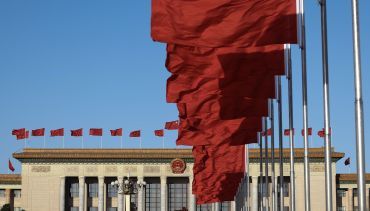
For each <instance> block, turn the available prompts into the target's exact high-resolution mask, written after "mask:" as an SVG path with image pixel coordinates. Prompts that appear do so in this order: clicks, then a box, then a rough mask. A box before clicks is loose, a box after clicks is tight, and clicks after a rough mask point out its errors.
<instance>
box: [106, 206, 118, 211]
mask: <svg viewBox="0 0 370 211" xmlns="http://www.w3.org/2000/svg"><path fill="white" fill-rule="evenodd" d="M107 211H117V207H108V208H107Z"/></svg>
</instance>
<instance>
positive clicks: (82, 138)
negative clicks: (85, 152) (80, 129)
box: [81, 136, 84, 149]
mask: <svg viewBox="0 0 370 211" xmlns="http://www.w3.org/2000/svg"><path fill="white" fill-rule="evenodd" d="M81 140H82V141H81V143H82V149H83V148H84V137H83V136H81Z"/></svg>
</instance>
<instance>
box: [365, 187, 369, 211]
mask: <svg viewBox="0 0 370 211" xmlns="http://www.w3.org/2000/svg"><path fill="white" fill-rule="evenodd" d="M365 189H366V194H365V195H366V199H365V201H366V210H369V208H370V196H369V195H370V193H369V191H370V188H365Z"/></svg>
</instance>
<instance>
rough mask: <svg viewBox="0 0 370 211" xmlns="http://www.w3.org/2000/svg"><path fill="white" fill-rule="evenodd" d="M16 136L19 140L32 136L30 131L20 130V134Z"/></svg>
mask: <svg viewBox="0 0 370 211" xmlns="http://www.w3.org/2000/svg"><path fill="white" fill-rule="evenodd" d="M16 137H17V140H22V139H28V138H29V137H30V131H28V130H27V131H26V130H20V131H18V134H17V135H16Z"/></svg>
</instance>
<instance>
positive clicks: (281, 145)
mask: <svg viewBox="0 0 370 211" xmlns="http://www.w3.org/2000/svg"><path fill="white" fill-rule="evenodd" d="M277 85H278V87H277V91H278V93H277V102H278V118H279V119H278V120H279V121H278V122H279V168H280V169H279V170H280V175H279V176H280V177H279V183H280V188H279V189H280V203H279V204H280V209H279V210H284V195H283V193H284V164H283V159H284V158H283V107H282V101H281V78H280V76H279V77H278V84H277Z"/></svg>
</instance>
